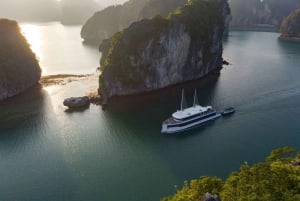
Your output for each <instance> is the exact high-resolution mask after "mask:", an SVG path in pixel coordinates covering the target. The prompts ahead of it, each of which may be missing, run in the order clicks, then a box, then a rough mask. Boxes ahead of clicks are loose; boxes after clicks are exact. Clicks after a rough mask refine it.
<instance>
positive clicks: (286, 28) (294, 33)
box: [280, 9, 300, 41]
mask: <svg viewBox="0 0 300 201" xmlns="http://www.w3.org/2000/svg"><path fill="white" fill-rule="evenodd" d="M280 32H281V36H280V38H297V39H298V40H299V41H300V9H297V10H294V11H293V12H292V13H291V14H290V15H289V16H288V17H286V18H285V19H284V21H283V22H282V25H281V28H280Z"/></svg>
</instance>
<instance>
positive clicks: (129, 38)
mask: <svg viewBox="0 0 300 201" xmlns="http://www.w3.org/2000/svg"><path fill="white" fill-rule="evenodd" d="M229 12H230V10H229V7H228V3H227V1H226V0H221V1H217V0H210V1H206V0H190V1H189V2H188V3H187V4H185V5H184V6H181V7H179V8H177V9H175V10H174V11H173V12H172V13H170V14H169V15H168V17H161V16H160V15H157V16H155V17H153V18H152V19H144V20H142V21H139V22H135V23H133V24H132V25H131V26H130V27H128V28H126V29H124V30H122V31H120V32H118V33H117V34H115V35H114V36H113V37H111V38H110V39H108V40H105V41H104V42H103V43H102V44H101V45H100V48H99V49H100V51H101V52H102V58H101V62H100V63H101V69H102V74H101V76H100V79H99V91H100V94H101V95H102V96H103V97H112V96H114V95H128V94H134V93H139V92H144V91H150V90H155V89H159V88H163V87H166V86H169V85H172V84H176V83H179V82H184V81H189V80H194V79H198V78H200V77H203V76H204V75H206V74H208V73H209V72H210V71H212V70H214V69H220V68H221V66H222V50H223V48H222V38H223V34H224V30H225V28H226V23H225V19H226V17H227V16H228V15H229ZM169 72H172V73H169Z"/></svg>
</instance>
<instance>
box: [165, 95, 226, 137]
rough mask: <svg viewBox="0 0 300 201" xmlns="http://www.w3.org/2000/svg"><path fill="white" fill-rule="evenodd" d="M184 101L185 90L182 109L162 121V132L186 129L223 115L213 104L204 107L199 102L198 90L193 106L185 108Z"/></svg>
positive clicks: (175, 131)
mask: <svg viewBox="0 0 300 201" xmlns="http://www.w3.org/2000/svg"><path fill="white" fill-rule="evenodd" d="M184 102H185V99H184V91H183V90H182V99H181V109H180V110H178V111H177V112H174V113H173V114H172V117H170V118H169V119H167V120H165V121H164V122H163V123H162V129H161V132H162V133H177V132H181V131H185V130H188V129H191V128H194V127H196V126H200V125H202V124H203V123H205V122H207V121H211V120H214V119H216V118H218V117H220V116H221V115H220V114H218V113H217V112H216V111H215V110H213V108H212V107H211V106H205V107H203V106H200V105H199V104H198V99H197V93H196V90H195V94H194V104H193V106H192V107H188V108H184Z"/></svg>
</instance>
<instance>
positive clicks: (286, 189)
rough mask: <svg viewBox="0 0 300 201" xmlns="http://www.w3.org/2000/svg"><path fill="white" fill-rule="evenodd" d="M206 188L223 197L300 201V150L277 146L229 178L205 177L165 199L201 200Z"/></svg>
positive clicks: (238, 200) (240, 200) (245, 200)
mask: <svg viewBox="0 0 300 201" xmlns="http://www.w3.org/2000/svg"><path fill="white" fill-rule="evenodd" d="M206 192H210V193H211V194H216V195H218V196H219V197H220V198H221V200H222V201H281V200H284V201H300V153H298V155H297V153H296V150H295V149H293V148H290V147H284V148H281V149H276V150H274V151H272V152H271V154H270V156H268V157H267V159H266V161H265V162H263V163H257V164H254V165H253V166H249V165H248V164H247V163H245V164H243V165H242V166H241V167H240V170H239V171H238V172H233V173H232V174H231V175H230V176H229V177H228V178H227V179H226V180H225V181H223V180H222V179H220V178H216V177H207V176H205V177H201V178H200V179H196V180H191V181H190V182H187V181H186V182H185V183H184V185H183V187H182V189H180V190H178V191H177V192H176V194H175V195H173V196H170V197H167V198H164V199H162V200H163V201H199V200H201V199H202V197H203V196H204V194H205V193H206Z"/></svg>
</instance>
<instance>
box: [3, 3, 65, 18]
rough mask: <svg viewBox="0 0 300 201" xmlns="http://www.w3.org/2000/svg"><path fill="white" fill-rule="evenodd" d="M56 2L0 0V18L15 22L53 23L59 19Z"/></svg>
mask: <svg viewBox="0 0 300 201" xmlns="http://www.w3.org/2000/svg"><path fill="white" fill-rule="evenodd" d="M59 13H60V11H59V2H58V1H56V0H38V1H37V0H21V1H20V0H9V1H6V0H1V1H0V18H9V19H14V20H17V21H19V22H20V21H22V22H23V21H54V20H58V19H59Z"/></svg>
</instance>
